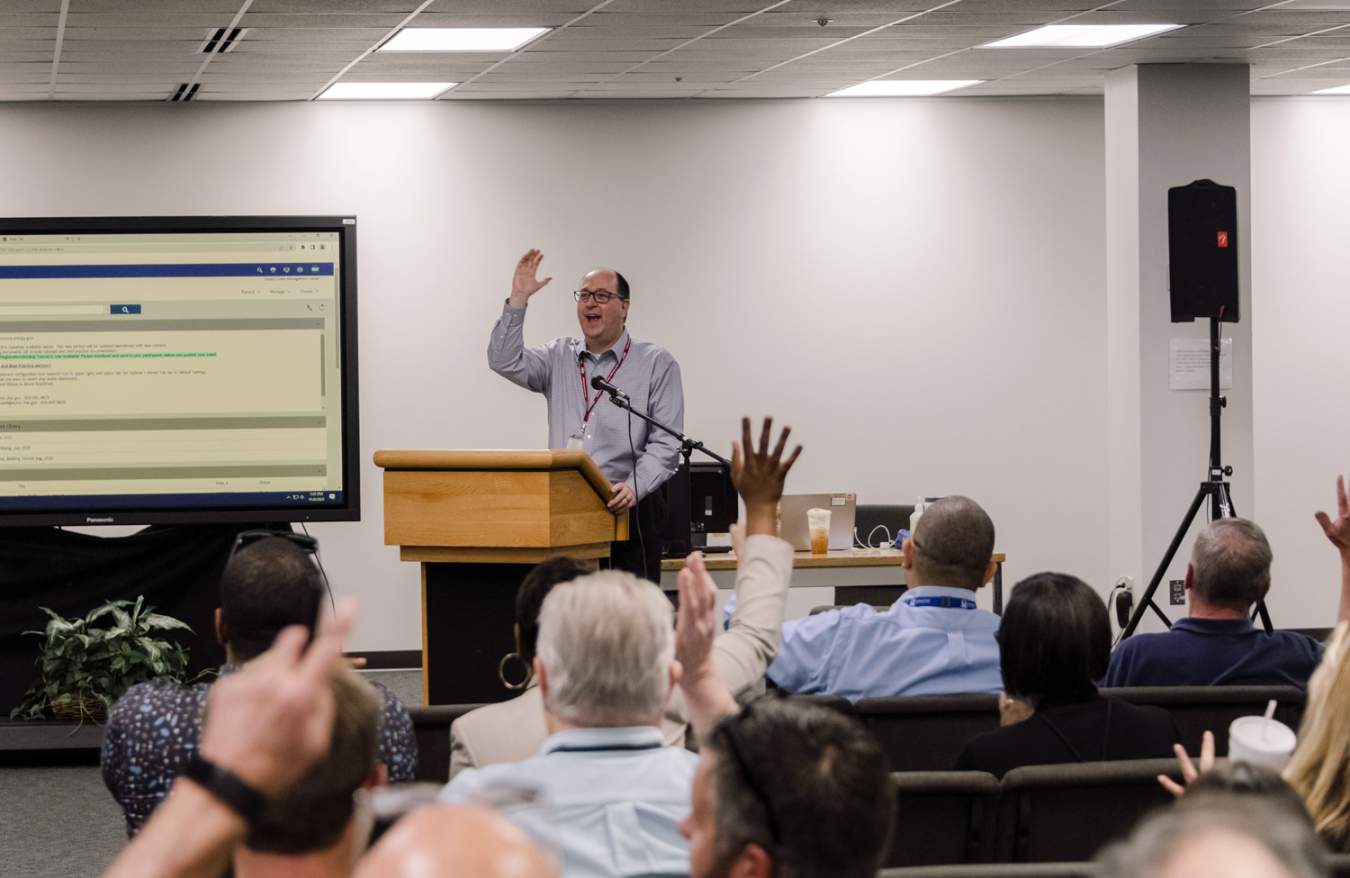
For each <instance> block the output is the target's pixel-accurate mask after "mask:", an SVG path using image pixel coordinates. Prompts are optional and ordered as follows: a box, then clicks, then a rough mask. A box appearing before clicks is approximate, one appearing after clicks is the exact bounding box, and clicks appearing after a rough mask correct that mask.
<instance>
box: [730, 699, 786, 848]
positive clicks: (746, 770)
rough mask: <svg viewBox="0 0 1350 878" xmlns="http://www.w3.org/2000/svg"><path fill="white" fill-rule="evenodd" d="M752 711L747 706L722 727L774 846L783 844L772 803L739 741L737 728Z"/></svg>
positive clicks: (749, 706)
mask: <svg viewBox="0 0 1350 878" xmlns="http://www.w3.org/2000/svg"><path fill="white" fill-rule="evenodd" d="M752 710H754V705H747V706H746V707H745V708H743V709H742V710H741V712H740V713H739V714H737V715H736V716H734V717H732V718H731V719H729V720H727V722H726V725H725V726H724V728H725V730H726V741H727V750H728V751H729V752H730V754H731V758H732V759H733V760H734V761H735V762H736V768H737V769H739V770H740V773H741V777H743V778H745V784H746V786H748V787H749V788H750V792H751V793H753V794H754V796H755V798H756V799H758V800H759V803H760V804H761V805H763V806H764V821H765V822H766V823H768V824H769V837H770V838H772V839H773V841H774V844H778V845H781V844H782V843H783V833H782V830H781V829H779V827H778V817H777V816H776V815H775V814H774V810H773V803H772V802H770V801H769V794H768V793H767V792H766V791H765V789H764V785H763V784H762V783H760V779H759V775H757V774H755V772H754V770H753V769H752V768H751V767H750V761H749V760H748V759H746V758H745V743H744V742H743V741H742V740H741V733H740V729H739V728H737V727H738V726H739V725H740V724H741V723H742V722H743V721H744V720H745V718H746V717H748V716H749V715H750V712H751V711H752Z"/></svg>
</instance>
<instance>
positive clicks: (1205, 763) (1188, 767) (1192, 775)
mask: <svg viewBox="0 0 1350 878" xmlns="http://www.w3.org/2000/svg"><path fill="white" fill-rule="evenodd" d="M1172 749H1173V750H1174V751H1175V752H1176V754H1177V765H1180V766H1181V779H1182V780H1183V781H1184V782H1185V783H1184V784H1179V783H1177V782H1176V781H1174V780H1172V779H1171V778H1170V777H1168V776H1167V775H1165V774H1160V775H1158V783H1160V784H1162V785H1163V789H1165V790H1167V791H1168V792H1169V793H1171V794H1172V795H1174V796H1176V797H1177V798H1181V794H1182V793H1184V792H1186V786H1185V784H1189V783H1190V782H1191V781H1193V780H1195V779H1196V778H1197V777H1199V776H1200V775H1202V774H1204V773H1205V772H1207V771H1209V770H1210V769H1211V768H1213V767H1214V733H1213V732H1205V737H1204V740H1203V741H1202V742H1201V744H1200V767H1199V768H1198V769H1197V768H1196V767H1195V765H1194V764H1192V762H1191V756H1190V754H1189V753H1187V752H1186V748H1185V747H1183V746H1181V745H1180V744H1173V745H1172Z"/></svg>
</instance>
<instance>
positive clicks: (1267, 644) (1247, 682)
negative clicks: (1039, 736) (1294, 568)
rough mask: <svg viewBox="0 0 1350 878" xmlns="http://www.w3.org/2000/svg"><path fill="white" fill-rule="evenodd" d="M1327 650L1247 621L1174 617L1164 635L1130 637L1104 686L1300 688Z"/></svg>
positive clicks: (1306, 639)
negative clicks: (1169, 628)
mask: <svg viewBox="0 0 1350 878" xmlns="http://www.w3.org/2000/svg"><path fill="white" fill-rule="evenodd" d="M1324 648H1325V647H1323V646H1322V644H1320V643H1318V642H1317V641H1316V640H1313V639H1312V638H1311V637H1305V636H1304V635H1302V634H1296V633H1294V632H1293V631H1273V632H1271V633H1270V634H1267V633H1266V632H1265V631H1264V630H1261V629H1258V628H1257V627H1256V626H1255V625H1253V624H1252V623H1251V622H1249V621H1247V620H1246V619H1191V618H1186V619H1178V620H1177V621H1176V622H1174V623H1172V628H1171V630H1169V631H1167V632H1166V633H1162V634H1136V635H1134V636H1133V637H1128V638H1126V639H1125V640H1124V641H1122V642H1121V644H1120V646H1118V647H1116V651H1115V652H1114V653H1112V654H1111V664H1110V665H1109V666H1108V667H1107V669H1106V676H1105V677H1104V678H1103V679H1102V683H1101V685H1103V686H1280V685H1286V686H1298V687H1299V688H1300V689H1302V688H1304V687H1306V686H1307V685H1308V678H1309V677H1310V676H1312V672H1313V671H1315V670H1316V669H1317V665H1318V664H1319V663H1321V661H1322V652H1323V650H1324Z"/></svg>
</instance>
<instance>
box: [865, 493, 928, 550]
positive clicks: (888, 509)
mask: <svg viewBox="0 0 1350 878" xmlns="http://www.w3.org/2000/svg"><path fill="white" fill-rule="evenodd" d="M913 514H914V505H913V504H910V505H908V506H900V505H892V504H890V503H859V504H858V507H857V511H856V512H855V513H854V516H853V527H854V529H855V530H856V531H857V532H858V539H859V540H862V542H863V545H867V546H876V545H879V542H878V541H879V540H880V539H881V537H882V532H881V531H877V533H876V537H875V538H872V539H869V537H871V536H872V531H873V530H875V529H876V528H877V526H878V525H884V526H885V527H886V532H887V533H889V534H890V537H891V542H895V537H896V534H897V533H899V532H900V531H901V530H909V517H910V516H911V515H913Z"/></svg>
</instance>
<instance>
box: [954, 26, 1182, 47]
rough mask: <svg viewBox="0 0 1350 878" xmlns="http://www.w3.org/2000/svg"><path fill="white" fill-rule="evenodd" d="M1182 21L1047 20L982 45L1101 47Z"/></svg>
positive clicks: (1169, 28)
mask: <svg viewBox="0 0 1350 878" xmlns="http://www.w3.org/2000/svg"><path fill="white" fill-rule="evenodd" d="M1184 26H1185V25H1180V24H1047V25H1046V26H1045V27H1038V28H1036V29H1035V30H1030V31H1027V32H1026V33H1024V34H1018V35H1017V36H1015V37H1008V38H1007V39H1006V40H997V41H995V42H992V43H985V44H984V45H983V46H981V47H980V48H982V49H1027V48H1054V49H1101V48H1105V47H1106V46H1116V45H1119V44H1120V43H1128V42H1129V41H1130V40H1138V39H1142V38H1144V37H1151V36H1153V35H1154V34H1160V33H1164V32H1165V31H1169V30H1176V29H1177V28H1179V27H1184Z"/></svg>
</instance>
